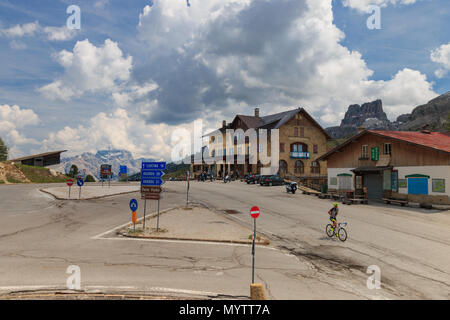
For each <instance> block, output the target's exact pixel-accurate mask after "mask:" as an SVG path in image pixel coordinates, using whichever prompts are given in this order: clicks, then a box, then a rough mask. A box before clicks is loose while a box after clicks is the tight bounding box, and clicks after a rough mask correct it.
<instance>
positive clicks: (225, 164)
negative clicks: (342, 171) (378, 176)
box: [191, 108, 330, 184]
mask: <svg viewBox="0 0 450 320" xmlns="http://www.w3.org/2000/svg"><path fill="white" fill-rule="evenodd" d="M249 129H254V130H255V132H256V133H257V143H256V145H255V144H254V143H253V144H252V139H251V136H249V135H246V134H245V133H248V132H249V131H248V130H249ZM260 129H267V140H268V142H267V145H265V144H263V143H262V140H261V137H260V136H259V130H260ZM272 129H278V130H279V131H278V133H279V154H278V158H279V171H278V174H279V175H280V176H283V177H287V178H291V179H297V180H300V181H302V182H304V183H309V184H320V183H323V182H326V172H327V167H326V162H323V161H317V158H318V157H319V156H320V155H323V154H324V153H326V151H327V150H326V143H327V140H328V139H330V136H329V135H328V134H327V132H326V131H325V130H324V129H323V128H322V127H321V126H320V125H319V124H318V123H317V122H316V121H315V120H314V119H313V118H312V117H311V116H310V115H309V114H308V113H307V112H306V110H305V109H303V108H297V109H293V110H290V111H286V112H281V113H277V114H272V115H267V116H261V115H260V113H259V108H256V109H255V114H254V115H253V116H247V115H236V116H235V118H234V119H233V121H232V122H230V123H228V124H227V123H226V121H223V123H222V127H221V128H219V129H217V130H216V131H214V132H212V133H210V134H208V135H207V137H209V149H208V153H209V155H210V156H211V157H212V158H214V161H210V162H209V163H208V164H206V162H204V163H203V164H194V163H193V164H192V166H191V171H192V172H193V173H194V175H196V174H199V173H201V172H202V171H205V172H207V173H213V174H214V175H215V176H216V177H222V176H223V175H224V174H225V173H230V174H235V175H238V176H239V177H243V176H244V175H246V174H249V173H254V174H256V173H258V174H261V173H264V172H263V171H264V168H267V166H268V165H264V164H263V162H264V161H263V162H262V161H261V160H262V157H263V156H265V155H267V156H268V157H270V156H271V149H272V146H271V136H270V132H271V130H272ZM227 130H233V132H234V138H232V139H231V140H232V141H228V144H227V143H226V142H227V141H226V140H227V137H226V132H227ZM228 140H230V139H228ZM264 147H265V148H266V149H267V150H264ZM252 151H254V152H252ZM253 154H256V155H257V156H256V159H255V158H252V155H253ZM227 155H228V159H227ZM230 156H232V157H230ZM239 157H241V158H240V159H245V161H238V159H239ZM230 158H231V161H230ZM211 162H212V163H211ZM240 162H241V163H240ZM242 162H243V163H242Z"/></svg>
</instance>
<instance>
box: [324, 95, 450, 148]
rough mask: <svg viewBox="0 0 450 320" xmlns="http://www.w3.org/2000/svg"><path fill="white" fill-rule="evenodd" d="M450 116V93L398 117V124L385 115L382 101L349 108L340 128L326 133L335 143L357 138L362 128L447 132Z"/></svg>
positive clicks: (331, 128)
mask: <svg viewBox="0 0 450 320" xmlns="http://www.w3.org/2000/svg"><path fill="white" fill-rule="evenodd" d="M449 113H450V92H447V93H445V94H443V95H441V96H439V97H437V98H435V99H433V100H431V101H429V102H428V103H426V104H424V105H421V106H418V107H416V108H414V110H413V111H412V112H411V113H410V114H403V115H401V116H399V117H397V120H396V121H395V122H391V121H389V119H388V118H387V116H386V113H385V112H384V111H383V105H382V102H381V100H376V101H373V102H369V103H364V104H363V105H361V106H360V105H358V104H353V105H350V106H349V107H348V110H347V112H346V113H345V117H344V119H342V121H341V125H340V126H336V127H329V128H327V129H325V130H326V131H327V132H328V134H330V135H331V136H332V137H333V138H335V139H340V138H344V137H348V136H351V135H354V134H356V133H357V132H358V127H360V126H363V127H364V128H366V129H371V130H400V131H418V130H421V129H422V128H423V127H424V126H425V125H428V126H427V129H428V130H430V131H439V132H445V131H446V129H445V125H444V124H445V122H446V121H448V120H447V116H448V114H449Z"/></svg>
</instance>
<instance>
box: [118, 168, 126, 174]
mask: <svg viewBox="0 0 450 320" xmlns="http://www.w3.org/2000/svg"><path fill="white" fill-rule="evenodd" d="M127 172H128V168H127V166H120V168H119V174H127Z"/></svg>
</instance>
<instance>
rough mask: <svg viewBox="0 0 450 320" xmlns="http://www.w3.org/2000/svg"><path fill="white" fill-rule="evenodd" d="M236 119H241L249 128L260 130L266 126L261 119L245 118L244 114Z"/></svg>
mask: <svg viewBox="0 0 450 320" xmlns="http://www.w3.org/2000/svg"><path fill="white" fill-rule="evenodd" d="M236 117H237V118H240V119H241V120H242V121H243V122H244V123H245V125H246V126H247V127H248V128H258V127H259V126H261V125H263V124H264V120H263V119H262V118H260V117H255V116H245V115H242V114H238V115H237V116H236Z"/></svg>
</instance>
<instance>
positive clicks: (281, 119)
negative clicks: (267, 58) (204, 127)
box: [205, 108, 331, 139]
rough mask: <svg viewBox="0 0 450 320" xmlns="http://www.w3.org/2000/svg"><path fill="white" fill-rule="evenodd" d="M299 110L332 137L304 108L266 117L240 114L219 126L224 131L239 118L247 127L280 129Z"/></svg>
mask: <svg viewBox="0 0 450 320" xmlns="http://www.w3.org/2000/svg"><path fill="white" fill-rule="evenodd" d="M298 112H302V113H303V114H304V115H305V116H306V117H307V118H308V119H309V120H310V121H311V122H312V123H313V124H314V125H315V126H316V127H318V128H319V129H320V130H321V131H322V132H323V134H324V135H325V136H326V138H327V139H331V137H330V135H329V134H328V133H327V132H326V131H325V129H323V128H322V126H321V125H320V124H319V123H318V122H317V121H316V120H314V118H313V117H311V116H310V115H309V113H308V112H306V110H305V109H303V108H296V109H292V110H289V111H284V112H279V113H275V114H271V115H268V116H264V117H255V116H246V115H241V114H238V115H236V117H235V118H234V120H233V121H232V122H231V123H229V124H227V126H226V127H225V128H219V129H217V130H219V131H220V132H224V131H225V129H228V128H231V124H232V123H233V122H234V121H235V120H236V119H237V118H239V119H241V120H242V121H243V122H244V124H245V125H246V126H247V128H254V129H279V128H281V126H283V125H284V124H285V123H286V122H288V121H289V120H290V119H292V117H293V116H294V115H296V114H297V113H298ZM217 130H215V131H213V132H210V133H209V134H206V135H205V137H207V136H211V135H213V134H215V133H217Z"/></svg>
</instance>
